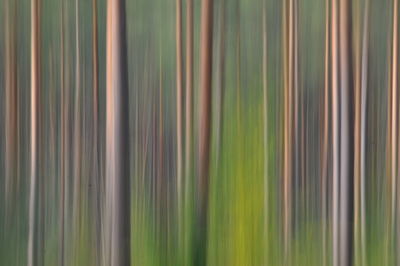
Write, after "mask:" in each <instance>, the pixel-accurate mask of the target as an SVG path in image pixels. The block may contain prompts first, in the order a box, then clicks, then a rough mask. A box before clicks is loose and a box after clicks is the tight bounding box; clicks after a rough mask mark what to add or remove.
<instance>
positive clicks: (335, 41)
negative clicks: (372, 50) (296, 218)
mask: <svg viewBox="0 0 400 266" xmlns="http://www.w3.org/2000/svg"><path fill="white" fill-rule="evenodd" d="M331 1H332V9H331V36H332V41H331V43H332V48H331V49H332V50H331V53H332V158H333V160H332V163H333V167H332V179H333V186H332V187H333V191H332V203H333V204H332V205H333V206H332V211H333V213H332V219H333V223H332V226H333V228H332V238H333V243H332V249H333V255H332V258H333V266H339V265H340V264H339V184H340V182H339V170H340V169H339V158H340V157H339V152H340V149H339V144H340V143H339V115H340V110H339V34H338V0H331Z"/></svg>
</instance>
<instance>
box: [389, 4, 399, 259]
mask: <svg viewBox="0 0 400 266" xmlns="http://www.w3.org/2000/svg"><path fill="white" fill-rule="evenodd" d="M398 8H399V7H398V0H393V35H392V38H393V39H392V68H391V70H392V75H391V85H392V88H391V89H392V110H391V112H392V115H391V118H392V123H391V126H392V128H391V138H392V139H391V152H392V156H391V163H392V164H391V178H392V180H391V181H392V193H391V196H392V200H391V202H392V203H391V207H392V210H391V217H392V219H391V223H392V225H391V228H392V234H393V236H394V239H396V237H395V235H396V232H397V231H398V230H399V229H398V228H397V225H396V194H397V191H396V189H397V182H398V181H397V173H396V170H397V167H396V166H397V165H396V163H397V158H396V156H397V138H398V136H397V134H398V133H397V122H398V121H397V112H398V107H397V105H398V104H397V97H398V96H397V90H398V88H397V86H398V84H397V76H398V48H399V47H398V34H399V33H398V31H399V30H398ZM393 243H394V242H393ZM394 251H395V252H394V257H395V261H396V263H397V264H398V263H399V261H400V259H399V256H398V255H397V252H396V250H394Z"/></svg>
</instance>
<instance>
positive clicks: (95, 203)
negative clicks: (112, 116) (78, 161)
mask: <svg viewBox="0 0 400 266" xmlns="http://www.w3.org/2000/svg"><path fill="white" fill-rule="evenodd" d="M92 45H93V47H92V49H93V51H92V56H93V59H92V64H93V129H92V130H93V144H92V145H93V155H92V156H93V157H92V160H93V162H92V176H91V183H92V187H93V190H92V191H91V193H92V195H91V201H92V210H93V217H94V225H93V227H94V229H93V231H92V233H93V234H94V238H93V241H94V248H95V262H96V265H99V264H100V261H99V256H100V254H101V248H100V247H101V245H100V240H101V237H100V233H101V224H102V219H101V218H102V215H101V205H100V201H101V197H100V195H101V194H100V184H101V182H100V170H99V156H98V152H99V137H98V128H99V126H98V113H99V100H98V99H99V96H98V95H99V62H98V37H97V0H93V1H92Z"/></svg>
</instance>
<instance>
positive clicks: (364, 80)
mask: <svg viewBox="0 0 400 266" xmlns="http://www.w3.org/2000/svg"><path fill="white" fill-rule="evenodd" d="M368 37H369V0H366V3H365V8H364V25H363V39H362V55H361V140H360V141H361V143H360V144H361V152H360V153H361V158H360V205H361V206H360V208H361V210H360V219H361V224H360V231H361V232H360V234H361V235H360V236H361V264H362V265H367V254H366V252H367V242H366V241H367V240H366V178H367V175H366V152H367V149H366V145H367V140H366V139H367V84H368V47H369V45H368Z"/></svg>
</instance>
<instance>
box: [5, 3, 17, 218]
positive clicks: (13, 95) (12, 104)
mask: <svg viewBox="0 0 400 266" xmlns="http://www.w3.org/2000/svg"><path fill="white" fill-rule="evenodd" d="M16 16H17V4H16V1H15V0H14V1H10V0H6V1H5V27H6V29H5V32H6V54H5V57H6V58H5V59H6V68H5V72H6V73H5V80H6V84H5V85H6V86H5V94H6V95H5V97H6V99H5V100H6V101H5V105H6V117H5V131H6V132H5V187H4V189H5V191H4V195H5V203H6V211H7V212H9V211H11V210H12V209H13V208H12V204H13V202H14V201H15V197H16V196H17V195H16V186H17V184H18V181H17V179H18V175H17V173H18V169H17V165H18V163H17V161H18V123H19V122H18V87H17V51H16V45H17V34H16V27H17V25H16V22H17V18H16ZM8 217H9V214H7V215H6V217H5V218H6V223H7V224H8Z"/></svg>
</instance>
